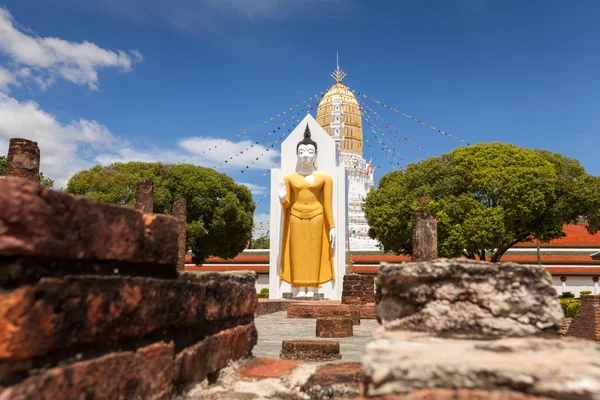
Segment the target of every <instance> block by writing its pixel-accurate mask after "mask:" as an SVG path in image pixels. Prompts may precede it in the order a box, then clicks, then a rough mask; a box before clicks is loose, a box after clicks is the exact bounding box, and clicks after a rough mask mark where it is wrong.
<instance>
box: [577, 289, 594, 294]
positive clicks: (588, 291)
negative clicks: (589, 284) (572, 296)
mask: <svg viewBox="0 0 600 400" xmlns="http://www.w3.org/2000/svg"><path fill="white" fill-rule="evenodd" d="M579 294H592V291H591V290H582V291H581V292H579Z"/></svg>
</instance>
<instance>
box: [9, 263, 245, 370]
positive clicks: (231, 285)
mask: <svg viewBox="0 0 600 400" xmlns="http://www.w3.org/2000/svg"><path fill="white" fill-rule="evenodd" d="M226 276H227V275H226V274H223V275H222V276H221V277H220V279H222V280H220V281H219V280H217V281H214V280H211V279H207V280H206V281H198V282H190V281H180V280H160V279H154V278H138V277H103V276H98V277H96V276H70V277H65V278H64V279H56V278H43V279H42V280H40V281H39V282H38V283H37V284H36V285H34V286H23V287H20V288H18V289H15V290H13V291H7V292H4V293H2V294H0V360H10V361H16V360H24V359H28V358H31V357H37V356H43V355H45V354H47V353H49V352H51V351H53V350H57V349H64V348H68V347H70V346H74V345H77V344H93V343H102V342H105V341H110V340H116V339H121V338H136V337H142V336H144V335H147V334H150V333H152V332H155V331H158V330H166V329H182V328H192V327H194V326H198V330H201V329H206V328H208V327H209V324H211V321H219V320H227V319H231V318H239V317H253V316H254V312H255V311H256V304H257V299H256V293H255V289H254V286H253V285H248V284H241V283H238V282H236V281H228V280H226Z"/></svg>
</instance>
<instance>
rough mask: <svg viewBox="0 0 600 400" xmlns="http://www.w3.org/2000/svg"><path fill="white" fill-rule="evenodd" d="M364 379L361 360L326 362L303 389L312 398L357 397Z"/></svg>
mask: <svg viewBox="0 0 600 400" xmlns="http://www.w3.org/2000/svg"><path fill="white" fill-rule="evenodd" d="M362 380H363V375H362V372H361V364H360V363H359V362H345V363H339V364H326V365H323V366H321V367H319V368H317V370H316V371H315V373H314V374H312V375H311V376H310V377H309V378H308V380H307V381H306V383H304V385H302V388H301V390H302V391H303V392H304V393H307V394H308V395H309V396H310V397H311V399H330V398H334V399H339V398H346V397H347V398H356V397H357V396H358V394H359V388H358V387H359V383H360V382H362Z"/></svg>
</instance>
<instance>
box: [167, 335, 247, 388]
mask: <svg viewBox="0 0 600 400" xmlns="http://www.w3.org/2000/svg"><path fill="white" fill-rule="evenodd" d="M257 340H258V334H257V332H256V328H255V326H254V323H250V324H247V325H240V326H236V327H235V328H232V329H227V330H224V331H221V332H219V333H216V334H214V335H211V336H208V337H207V338H205V339H204V340H202V341H200V342H198V343H196V344H194V345H192V346H190V347H187V348H185V349H183V350H182V351H180V352H179V353H178V354H177V355H176V357H175V377H174V379H175V383H176V384H177V385H178V386H183V387H185V386H187V385H189V384H192V383H195V382H201V381H203V380H204V379H205V378H206V376H207V375H208V374H211V373H214V372H217V371H218V370H220V369H221V368H223V367H225V366H226V365H227V363H228V362H229V361H232V360H238V359H240V358H242V357H244V356H247V355H249V354H250V353H251V352H252V348H253V347H254V346H255V345H256V342H257Z"/></svg>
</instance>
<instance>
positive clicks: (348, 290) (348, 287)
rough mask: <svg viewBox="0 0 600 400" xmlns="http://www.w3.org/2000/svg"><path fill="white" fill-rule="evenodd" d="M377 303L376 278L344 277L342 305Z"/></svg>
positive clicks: (350, 275)
mask: <svg viewBox="0 0 600 400" xmlns="http://www.w3.org/2000/svg"><path fill="white" fill-rule="evenodd" d="M368 303H375V276H373V275H358V274H349V275H344V283H343V287H342V304H368Z"/></svg>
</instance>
